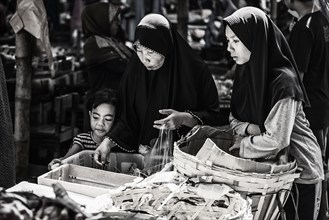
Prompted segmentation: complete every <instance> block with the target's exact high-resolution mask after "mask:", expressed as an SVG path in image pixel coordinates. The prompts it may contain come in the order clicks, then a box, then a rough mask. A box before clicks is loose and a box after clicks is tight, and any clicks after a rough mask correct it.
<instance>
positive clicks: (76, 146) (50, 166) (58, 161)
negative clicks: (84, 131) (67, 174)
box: [48, 143, 82, 170]
mask: <svg viewBox="0 0 329 220" xmlns="http://www.w3.org/2000/svg"><path fill="white" fill-rule="evenodd" d="M81 150H82V147H81V146H80V145H79V144H77V143H73V144H72V146H71V147H70V149H69V150H68V151H67V153H66V154H65V156H64V157H60V158H55V159H53V160H52V161H51V162H50V163H49V164H48V170H52V169H54V168H56V167H58V166H60V165H61V164H62V160H64V159H66V158H68V157H70V156H72V155H74V154H76V153H78V152H80V151H81Z"/></svg>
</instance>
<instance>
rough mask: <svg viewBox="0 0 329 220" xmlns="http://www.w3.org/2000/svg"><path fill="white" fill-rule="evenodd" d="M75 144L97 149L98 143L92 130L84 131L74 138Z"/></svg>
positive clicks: (86, 148) (83, 147) (83, 148)
mask: <svg viewBox="0 0 329 220" xmlns="http://www.w3.org/2000/svg"><path fill="white" fill-rule="evenodd" d="M73 144H77V145H79V146H80V147H81V148H82V150H95V149H96V148H97V147H98V145H99V144H98V143H97V142H96V141H95V140H94V139H93V136H92V131H89V132H82V133H80V134H78V135H77V136H75V137H74V138H73Z"/></svg>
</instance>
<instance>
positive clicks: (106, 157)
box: [94, 138, 112, 166]
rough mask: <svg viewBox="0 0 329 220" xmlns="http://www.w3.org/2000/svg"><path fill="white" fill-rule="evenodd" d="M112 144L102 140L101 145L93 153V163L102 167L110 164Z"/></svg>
mask: <svg viewBox="0 0 329 220" xmlns="http://www.w3.org/2000/svg"><path fill="white" fill-rule="evenodd" d="M111 144H112V142H111V141H110V140H109V139H108V138H104V140H103V141H102V143H101V144H100V145H99V146H98V147H97V149H96V150H95V153H94V161H95V162H96V163H97V164H98V165H101V166H102V165H104V164H108V163H110V153H111V147H112V146H111Z"/></svg>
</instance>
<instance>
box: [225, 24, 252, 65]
mask: <svg viewBox="0 0 329 220" xmlns="http://www.w3.org/2000/svg"><path fill="white" fill-rule="evenodd" d="M225 35H226V38H227V51H228V52H230V54H231V57H232V58H233V60H234V61H235V62H236V63H237V64H238V65H242V64H245V63H247V62H248V61H249V59H250V55H251V52H250V51H249V50H248V48H247V47H246V46H245V45H244V44H243V43H242V41H241V40H240V39H239V38H238V37H237V36H236V35H235V34H234V32H233V31H232V29H231V28H230V27H229V26H227V27H226V30H225Z"/></svg>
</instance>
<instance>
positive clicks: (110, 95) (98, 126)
mask: <svg viewBox="0 0 329 220" xmlns="http://www.w3.org/2000/svg"><path fill="white" fill-rule="evenodd" d="M86 105H87V106H86V107H87V109H88V112H89V118H90V127H91V131H88V132H82V133H80V134H78V135H77V136H76V137H74V138H73V143H72V146H71V147H70V149H69V150H68V152H67V153H66V154H65V156H64V157H61V158H55V159H53V160H52V161H51V162H50V163H49V164H48V169H49V170H52V169H54V168H56V167H58V166H60V165H61V164H62V160H63V159H66V158H68V157H70V156H72V155H74V154H76V153H78V152H80V151H82V150H95V149H96V148H97V147H98V145H99V144H100V143H101V142H102V141H103V139H104V136H105V135H106V134H107V133H108V132H109V131H110V130H111V128H112V125H113V122H114V118H115V105H116V92H115V91H113V90H111V89H102V90H100V91H98V92H96V93H94V94H93V96H91V97H90V98H89V99H88V100H87V102H86Z"/></svg>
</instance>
